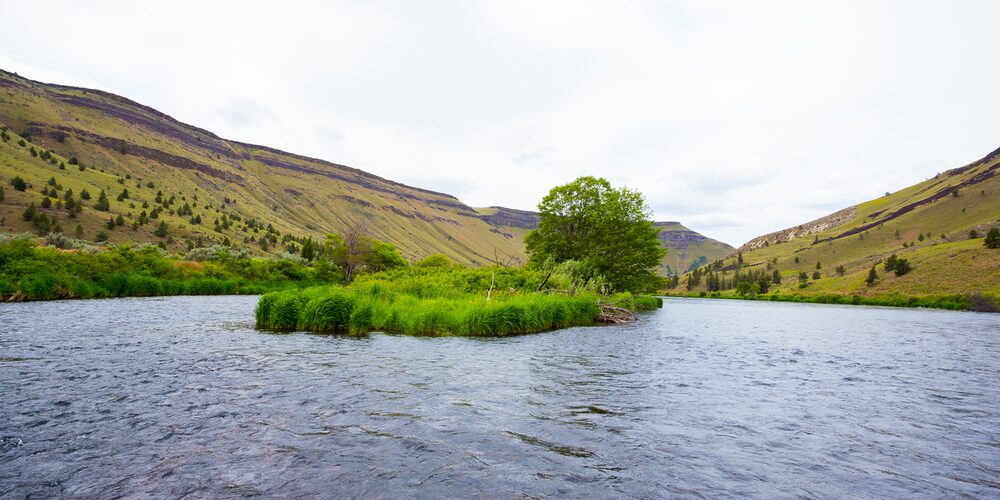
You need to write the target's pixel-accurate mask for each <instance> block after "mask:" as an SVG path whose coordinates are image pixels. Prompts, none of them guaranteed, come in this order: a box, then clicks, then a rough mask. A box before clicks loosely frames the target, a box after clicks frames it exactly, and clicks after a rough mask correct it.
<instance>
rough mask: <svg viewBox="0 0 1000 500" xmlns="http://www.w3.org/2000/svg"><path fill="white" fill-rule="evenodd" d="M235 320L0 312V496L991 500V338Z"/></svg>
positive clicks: (683, 306)
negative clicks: (413, 328)
mask: <svg viewBox="0 0 1000 500" xmlns="http://www.w3.org/2000/svg"><path fill="white" fill-rule="evenodd" d="M255 302H256V298H254V297H173V298H154V299H123V300H99V301H79V302H48V303H27V304H0V391H2V392H0V396H2V405H0V496H2V497H5V498H7V497H11V498H18V497H24V496H33V497H34V496H38V497H50V496H79V497H102V498H106V497H116V496H121V495H124V496H145V497H184V496H190V497H241V496H252V495H264V496H268V497H270V496H280V497H290V498H294V497H302V496H323V497H352V496H374V497H393V498H395V497H400V496H404V497H412V496H418V497H428V498H440V497H468V496H483V497H504V498H506V497H535V496H560V497H561V496H571V497H664V496H691V497H711V498H718V497H745V496H754V497H762V498H776V497H807V498H808V497H820V498H825V497H840V498H847V497H855V498H856V497H900V498H912V497H956V496H963V495H968V496H973V497H1000V315H987V314H977V313H957V312H944V311H924V310H899V309H884V308H863V307H848V306H828V305H805V304H778V303H764V302H738V301H710V300H684V299H668V300H667V301H666V304H665V306H664V308H663V309H662V310H661V311H657V312H654V313H650V314H647V315H645V316H643V317H642V319H641V320H640V321H639V322H637V323H633V324H629V325H625V326H618V327H599V328H575V329H569V330H564V331H559V332H552V333H544V334H538V335H530V336H523V337H515V338H506V339H487V340H482V339H462V338H410V337H398V336H388V335H382V334H374V335H370V336H368V337H366V338H361V339H358V338H347V337H336V336H317V335H306V334H288V335H275V334H264V333H260V332H257V331H254V330H253V328H252V324H251V316H252V310H253V306H254V304H255Z"/></svg>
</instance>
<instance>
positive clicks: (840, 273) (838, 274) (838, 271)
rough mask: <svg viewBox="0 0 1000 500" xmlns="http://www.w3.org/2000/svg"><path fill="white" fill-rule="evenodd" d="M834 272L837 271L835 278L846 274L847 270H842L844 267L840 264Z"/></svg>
mask: <svg viewBox="0 0 1000 500" xmlns="http://www.w3.org/2000/svg"><path fill="white" fill-rule="evenodd" d="M836 271H837V276H843V275H844V273H846V272H847V270H846V269H844V265H843V264H841V265H839V266H837V269H836Z"/></svg>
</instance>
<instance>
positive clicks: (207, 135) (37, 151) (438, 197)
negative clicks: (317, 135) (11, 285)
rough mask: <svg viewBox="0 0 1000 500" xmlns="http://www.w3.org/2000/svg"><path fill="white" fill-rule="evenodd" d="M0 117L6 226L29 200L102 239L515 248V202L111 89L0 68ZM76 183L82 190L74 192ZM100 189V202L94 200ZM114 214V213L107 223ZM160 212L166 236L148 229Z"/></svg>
mask: <svg viewBox="0 0 1000 500" xmlns="http://www.w3.org/2000/svg"><path fill="white" fill-rule="evenodd" d="M0 126H2V127H5V128H6V129H7V130H6V131H5V132H4V133H3V136H4V137H7V139H6V140H0V183H2V185H3V186H4V191H5V193H4V194H5V196H4V199H3V200H2V201H0V222H2V224H0V230H2V231H5V232H22V231H28V230H34V231H36V232H43V231H44V229H40V228H37V227H33V225H36V224H33V223H32V222H28V221H25V220H23V218H22V213H23V212H24V211H25V208H26V207H27V206H28V205H29V204H30V203H35V205H36V206H38V210H39V212H40V213H43V214H45V215H46V216H47V218H48V219H49V220H53V219H54V221H55V223H52V222H50V224H51V225H55V224H58V225H59V227H60V228H61V229H62V230H63V231H64V232H65V233H66V234H69V235H74V234H82V235H83V237H85V238H87V239H94V238H95V237H96V236H97V235H98V234H99V233H100V232H102V231H103V232H105V233H107V235H108V238H109V241H111V242H124V241H151V242H157V243H159V242H162V243H164V244H166V245H167V246H169V247H171V248H173V249H175V250H184V249H186V248H188V246H190V245H191V244H195V243H196V242H199V241H200V242H201V244H210V243H211V242H222V241H224V240H225V239H228V240H229V241H231V242H233V243H239V242H242V243H245V244H247V245H249V246H251V247H252V248H255V249H257V250H258V251H260V252H264V253H281V252H284V251H285V250H286V249H287V247H288V245H292V246H294V245H295V242H294V241H291V240H289V239H288V238H290V237H294V238H304V237H312V238H316V239H322V237H323V235H324V234H326V233H329V232H339V231H341V230H343V229H344V228H346V227H348V226H350V225H352V224H354V223H355V222H357V221H366V222H367V223H368V226H369V230H370V232H371V234H372V236H373V237H375V238H378V239H381V240H385V241H389V242H391V243H393V244H395V245H396V246H398V247H399V248H400V250H401V251H402V252H403V254H404V255H405V256H407V257H408V258H411V259H415V258H420V257H423V256H426V255H429V254H433V253H443V254H445V255H447V256H449V257H451V258H453V259H455V260H456V261H459V262H463V263H466V264H473V265H476V264H483V263H486V262H492V261H493V260H494V259H495V258H498V257H500V258H505V259H507V258H514V259H515V260H517V259H523V257H524V253H523V252H524V250H523V235H524V233H525V232H526V230H525V229H524V222H523V213H521V212H519V211H515V210H509V209H503V208H491V209H484V210H482V211H479V210H476V209H474V208H472V207H469V206H467V205H465V204H464V203H462V202H461V201H459V200H458V199H456V198H455V197H453V196H451V195H448V194H444V193H438V192H434V191H428V190H424V189H419V188H415V187H411V186H406V185H403V184H400V183H397V182H393V181H390V180H387V179H383V178H380V177H377V176H375V175H372V174H369V173H366V172H363V171H361V170H357V169H354V168H351V167H347V166H344V165H338V164H334V163H330V162H327V161H323V160H318V159H314V158H308V157H305V156H300V155H295V154H291V153H286V152H283V151H279V150H276V149H272V148H268V147H265V146H256V145H252V144H244V143H240V142H236V141H231V140H226V139H222V138H220V137H218V136H216V135H215V134H213V133H211V132H209V131H206V130H202V129H200V128H197V127H194V126H191V125H187V124H184V123H181V122H178V121H177V120H174V119H173V118H171V117H169V116H167V115H166V114H163V113H161V112H159V111H157V110H154V109H152V108H149V107H146V106H143V105H141V104H138V103H136V102H133V101H130V100H128V99H125V98H123V97H120V96H117V95H114V94H110V93H107V92H103V91H98V90H91V89H82V88H75V87H67V86H62V85H52V84H44V83H39V82H35V81H31V80H28V79H25V78H22V77H19V76H17V75H15V74H12V73H8V72H5V71H2V70H0ZM81 167H82V168H81ZM15 177H20V178H22V179H23V180H24V181H26V183H27V185H28V186H27V188H26V190H25V191H23V192H22V191H17V190H15V189H13V187H12V186H11V181H12V180H13V179H14V178H15ZM50 180H52V184H54V185H53V186H50V185H48V183H49V182H50ZM43 188H44V189H46V191H48V190H49V189H50V188H51V194H50V196H49V202H48V203H50V204H52V206H51V207H50V208H41V204H42V202H43V198H44V196H43V194H42V193H41V191H42V189H43ZM125 189H127V190H128V193H127V195H128V196H127V198H124V197H123V198H122V199H121V200H119V199H118V198H119V195H122V194H123V190H125ZM70 190H72V196H71V197H72V198H75V199H74V202H73V204H78V203H79V202H80V201H83V209H82V210H81V211H79V212H78V213H72V214H71V212H70V211H69V210H67V209H66V208H65V207H63V205H64V203H65V198H66V194H67V193H68V192H69V191H70ZM84 190H86V191H87V193H89V194H90V195H91V199H90V200H80V198H79V197H80V194H81V193H82V192H83V191H84ZM102 190H104V191H105V192H106V193H107V195H108V198H109V201H110V208H109V210H108V211H101V210H96V209H95V202H96V200H97V198H98V194H99V193H100V192H101V191H102ZM158 193H159V194H158ZM157 198H159V199H160V201H156V199H157ZM171 200H172V202H171ZM156 207H162V208H161V210H159V211H158V213H157V217H156V218H155V219H153V218H152V217H151V215H152V212H153V210H154V209H155V208H156ZM144 212H145V213H146V216H143V215H142V214H143V213H144ZM118 216H121V218H122V222H123V224H121V225H115V224H113V223H112V224H110V226H114V227H113V229H109V228H108V226H109V224H108V221H109V219H115V218H117V217H118ZM199 219H200V223H199V222H198V221H199ZM161 222H165V223H166V229H167V234H166V235H165V236H158V235H157V234H155V233H156V232H157V231H156V230H157V229H158V228H159V227H160V223H161ZM133 225H135V226H136V227H135V229H133ZM269 226H270V227H272V228H273V229H274V231H268V229H267V228H268V227H269ZM279 235H280V238H279V237H278V236H279Z"/></svg>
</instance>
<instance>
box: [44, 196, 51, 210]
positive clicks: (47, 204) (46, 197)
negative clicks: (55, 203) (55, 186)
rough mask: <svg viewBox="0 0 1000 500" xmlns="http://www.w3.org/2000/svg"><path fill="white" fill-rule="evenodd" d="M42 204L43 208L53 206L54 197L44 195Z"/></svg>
mask: <svg viewBox="0 0 1000 500" xmlns="http://www.w3.org/2000/svg"><path fill="white" fill-rule="evenodd" d="M41 206H42V208H49V207H51V206H52V199H51V198H49V197H48V196H43V197H42V204H41Z"/></svg>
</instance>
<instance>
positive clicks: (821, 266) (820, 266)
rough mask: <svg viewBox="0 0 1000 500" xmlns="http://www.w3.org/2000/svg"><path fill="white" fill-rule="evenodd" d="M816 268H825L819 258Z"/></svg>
mask: <svg viewBox="0 0 1000 500" xmlns="http://www.w3.org/2000/svg"><path fill="white" fill-rule="evenodd" d="M816 269H823V264H820V263H819V261H818V260H817V261H816Z"/></svg>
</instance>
